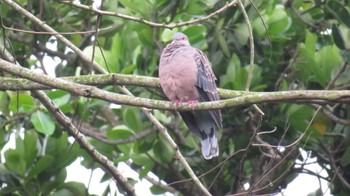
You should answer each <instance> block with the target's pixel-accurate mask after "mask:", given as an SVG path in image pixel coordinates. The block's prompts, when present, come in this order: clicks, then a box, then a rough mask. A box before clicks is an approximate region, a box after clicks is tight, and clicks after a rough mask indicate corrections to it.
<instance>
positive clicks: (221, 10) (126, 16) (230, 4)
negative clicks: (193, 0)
mask: <svg viewBox="0 0 350 196" xmlns="http://www.w3.org/2000/svg"><path fill="white" fill-rule="evenodd" d="M236 1H237V0H233V1H231V2H226V4H225V5H224V6H223V7H222V8H220V9H218V10H216V11H215V12H212V13H210V14H209V15H207V16H205V17H203V18H199V19H195V20H190V21H187V22H180V23H176V24H169V25H167V24H162V23H156V22H152V21H148V20H145V19H144V18H137V17H133V16H129V15H125V14H121V13H118V12H110V11H103V10H100V9H97V8H94V7H93V6H87V5H83V4H80V3H76V2H75V1H66V0H60V2H62V3H65V4H68V5H72V6H74V7H76V8H79V9H83V10H87V11H91V12H94V13H96V14H100V15H106V16H115V17H118V18H122V19H126V20H131V21H135V22H139V23H143V24H146V25H149V26H151V27H161V28H168V29H173V28H177V27H182V26H188V25H193V24H196V23H200V22H202V21H206V20H208V19H210V18H211V17H213V16H216V15H218V14H220V13H222V12H224V11H225V10H227V9H228V8H230V7H232V6H234V5H235V4H236Z"/></svg>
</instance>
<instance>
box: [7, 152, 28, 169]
mask: <svg viewBox="0 0 350 196" xmlns="http://www.w3.org/2000/svg"><path fill="white" fill-rule="evenodd" d="M4 157H5V159H6V162H5V165H6V167H7V168H8V169H9V170H11V171H13V172H14V173H16V174H18V175H20V176H24V174H25V171H26V162H25V161H24V160H23V157H22V153H20V152H19V151H18V150H14V149H8V150H6V151H5V153H4Z"/></svg>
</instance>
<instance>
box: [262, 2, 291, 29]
mask: <svg viewBox="0 0 350 196" xmlns="http://www.w3.org/2000/svg"><path fill="white" fill-rule="evenodd" d="M290 25H291V22H290V20H289V19H288V15H287V13H286V11H285V10H284V7H283V6H282V5H277V6H276V7H275V9H274V12H272V14H271V15H269V20H268V30H269V33H270V34H271V35H277V34H280V33H283V32H284V31H286V30H287V29H288V28H289V27H290Z"/></svg>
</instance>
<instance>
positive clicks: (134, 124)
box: [123, 107, 143, 131]
mask: <svg viewBox="0 0 350 196" xmlns="http://www.w3.org/2000/svg"><path fill="white" fill-rule="evenodd" d="M123 121H124V123H125V124H126V126H128V127H130V128H131V129H132V130H134V131H141V130H143V124H142V122H141V119H140V109H138V108H135V107H124V110H123Z"/></svg>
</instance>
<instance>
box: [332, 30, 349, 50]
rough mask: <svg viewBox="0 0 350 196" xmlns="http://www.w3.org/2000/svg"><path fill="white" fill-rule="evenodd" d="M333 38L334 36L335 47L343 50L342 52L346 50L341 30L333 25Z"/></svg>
mask: <svg viewBox="0 0 350 196" xmlns="http://www.w3.org/2000/svg"><path fill="white" fill-rule="evenodd" d="M332 36H333V40H334V43H335V45H336V46H337V47H338V48H339V49H341V50H345V49H346V47H345V44H344V38H343V34H342V32H341V30H340V28H339V27H338V25H337V24H333V25H332Z"/></svg>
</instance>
